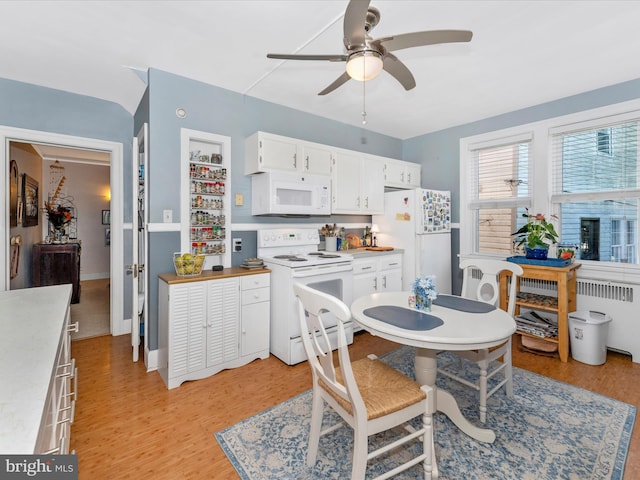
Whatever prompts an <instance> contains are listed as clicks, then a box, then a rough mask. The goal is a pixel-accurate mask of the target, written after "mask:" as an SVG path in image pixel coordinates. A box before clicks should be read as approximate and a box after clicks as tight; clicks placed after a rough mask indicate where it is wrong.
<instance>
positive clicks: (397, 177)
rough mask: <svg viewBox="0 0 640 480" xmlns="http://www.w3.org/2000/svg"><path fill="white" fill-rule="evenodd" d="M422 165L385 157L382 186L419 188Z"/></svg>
mask: <svg viewBox="0 0 640 480" xmlns="http://www.w3.org/2000/svg"><path fill="white" fill-rule="evenodd" d="M421 171H422V167H421V165H420V164H418V163H412V162H404V161H402V160H395V159H392V158H387V159H385V165H384V186H385V187H392V188H400V189H412V188H420V183H421Z"/></svg>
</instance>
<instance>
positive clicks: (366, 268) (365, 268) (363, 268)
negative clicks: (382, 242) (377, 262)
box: [362, 266, 373, 270]
mask: <svg viewBox="0 0 640 480" xmlns="http://www.w3.org/2000/svg"><path fill="white" fill-rule="evenodd" d="M372 268H373V267H371V266H369V267H362V270H371V269H372Z"/></svg>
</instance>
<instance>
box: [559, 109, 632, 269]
mask: <svg viewBox="0 0 640 480" xmlns="http://www.w3.org/2000/svg"><path fill="white" fill-rule="evenodd" d="M638 130H639V129H638V121H637V120H633V121H624V122H620V123H613V124H608V125H600V126H596V127H595V128H594V127H593V126H592V127H588V128H583V129H580V128H577V129H570V128H569V129H563V131H557V132H553V134H552V137H551V142H552V160H553V191H552V196H551V201H552V203H553V204H555V206H556V210H557V211H559V212H560V218H561V219H562V223H561V226H560V231H561V232H562V233H561V236H562V241H563V242H568V243H576V244H578V245H579V246H580V250H579V256H580V258H581V259H583V260H594V261H610V262H624V263H638V260H637V247H638V245H637V238H638V235H637V219H638V206H639V204H638V200H639V199H640V188H639V186H640V185H639V182H638V178H639V177H638V175H639V171H638V134H639V131H638Z"/></svg>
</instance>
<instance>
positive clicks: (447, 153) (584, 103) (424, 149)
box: [402, 79, 640, 292]
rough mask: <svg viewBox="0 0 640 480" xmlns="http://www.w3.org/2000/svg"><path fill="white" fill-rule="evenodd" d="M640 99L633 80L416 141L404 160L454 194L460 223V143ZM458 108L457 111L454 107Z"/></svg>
mask: <svg viewBox="0 0 640 480" xmlns="http://www.w3.org/2000/svg"><path fill="white" fill-rule="evenodd" d="M637 98H640V79H635V80H630V81H628V82H624V83H619V84H616V85H612V86H609V87H605V88H600V89H597V90H592V91H590V92H585V93H581V94H579V95H573V96H571V97H566V98H562V99H560V100H556V101H553V102H548V103H544V104H541V105H536V106H534V107H530V108H524V109H522V110H517V111H514V112H509V113H506V114H504V115H499V116H496V117H491V118H487V119H484V120H479V121H477V122H473V123H468V124H465V125H459V126H456V127H452V128H448V129H446V130H441V131H439V132H434V133H429V134H427V135H421V136H418V137H414V138H411V139H408V140H405V141H404V142H403V154H402V157H403V159H404V160H407V161H410V162H416V163H420V164H422V186H423V187H426V188H434V189H441V190H451V203H452V212H451V213H452V216H451V218H452V221H453V222H454V223H456V222H459V221H460V202H459V199H460V171H459V164H460V139H461V138H465V137H469V136H472V135H479V134H482V133H487V132H492V131H495V130H501V129H505V128H509V127H514V126H517V125H523V124H527V123H532V122H537V121H541V120H545V119H549V118H554V117H559V116H562V115H568V114H571V113H576V112H580V111H584V110H589V109H592V108H598V107H603V106H607V105H613V104H616V103H620V102H625V101H629V100H635V99H637ZM452 108H455V107H452ZM459 245H460V244H459V242H458V241H454V242H453V244H452V258H451V260H452V264H451V265H452V270H453V273H454V275H453V283H454V285H453V287H454V288H453V291H454V292H459V291H460V287H461V285H462V283H461V282H462V280H461V279H462V276H461V274H460V272H459V271H458V258H457V255H458V254H459V253H460V246H459Z"/></svg>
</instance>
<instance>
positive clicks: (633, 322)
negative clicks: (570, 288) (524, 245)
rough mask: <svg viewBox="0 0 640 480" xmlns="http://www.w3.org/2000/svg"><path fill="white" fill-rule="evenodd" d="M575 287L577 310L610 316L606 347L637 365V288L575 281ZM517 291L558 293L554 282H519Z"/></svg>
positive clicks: (639, 326)
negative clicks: (628, 357)
mask: <svg viewBox="0 0 640 480" xmlns="http://www.w3.org/2000/svg"><path fill="white" fill-rule="evenodd" d="M576 288H577V296H576V303H577V305H576V310H578V311H583V310H593V311H596V312H603V313H606V314H607V315H609V316H610V317H611V319H612V321H611V323H610V324H609V332H608V338H607V347H608V348H610V349H611V350H615V351H619V352H622V353H626V354H628V355H631V357H632V359H633V361H634V362H635V363H640V314H639V311H640V296H639V295H640V290H639V286H638V285H631V284H624V283H617V282H609V281H606V280H591V279H579V278H578V280H577V281H576ZM520 289H521V290H524V291H527V292H533V293H539V294H541V295H551V296H557V293H558V292H557V285H556V284H555V282H549V281H546V280H535V279H530V278H523V279H521V280H520Z"/></svg>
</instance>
